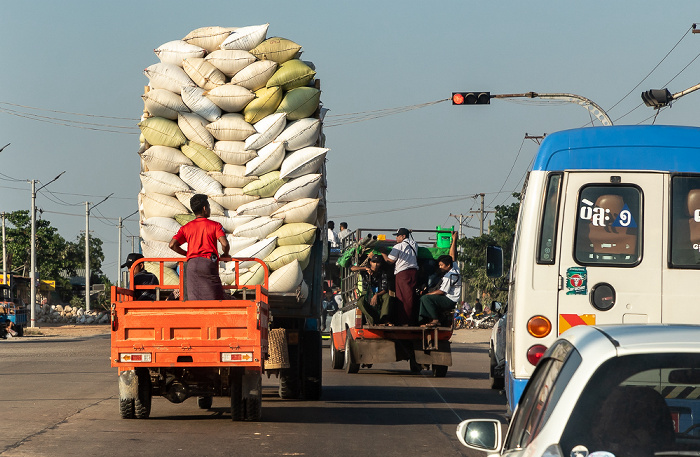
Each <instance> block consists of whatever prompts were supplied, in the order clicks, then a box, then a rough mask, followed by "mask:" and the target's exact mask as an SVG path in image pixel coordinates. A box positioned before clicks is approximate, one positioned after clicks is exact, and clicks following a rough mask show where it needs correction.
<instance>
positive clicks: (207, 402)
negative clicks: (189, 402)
mask: <svg viewBox="0 0 700 457" xmlns="http://www.w3.org/2000/svg"><path fill="white" fill-rule="evenodd" d="M213 402H214V399H213V398H212V397H197V406H199V409H210V408H211V405H212V403H213Z"/></svg>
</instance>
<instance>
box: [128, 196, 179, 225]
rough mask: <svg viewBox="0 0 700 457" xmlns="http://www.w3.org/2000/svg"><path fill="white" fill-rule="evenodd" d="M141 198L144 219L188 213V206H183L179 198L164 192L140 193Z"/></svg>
mask: <svg viewBox="0 0 700 457" xmlns="http://www.w3.org/2000/svg"><path fill="white" fill-rule="evenodd" d="M139 195H140V199H141V205H140V206H141V207H140V208H139V210H140V211H143V217H144V219H149V218H151V217H175V216H177V215H178V214H186V213H187V212H188V211H187V208H185V207H184V206H182V203H180V202H179V201H178V200H177V198H175V197H171V196H168V195H162V194H155V193H150V194H143V193H142V194H139Z"/></svg>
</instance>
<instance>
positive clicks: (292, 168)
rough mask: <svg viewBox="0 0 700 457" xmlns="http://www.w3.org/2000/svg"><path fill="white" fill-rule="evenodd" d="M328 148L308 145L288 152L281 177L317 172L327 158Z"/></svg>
mask: <svg viewBox="0 0 700 457" xmlns="http://www.w3.org/2000/svg"><path fill="white" fill-rule="evenodd" d="M328 151H329V149H328V148H318V147H315V146H308V147H305V148H302V149H299V150H298V151H294V152H292V153H291V154H288V155H287V157H285V158H284V162H282V166H281V167H280V178H298V177H300V176H303V175H308V174H310V173H316V172H317V171H318V170H319V168H321V165H323V161H324V160H326V153H328Z"/></svg>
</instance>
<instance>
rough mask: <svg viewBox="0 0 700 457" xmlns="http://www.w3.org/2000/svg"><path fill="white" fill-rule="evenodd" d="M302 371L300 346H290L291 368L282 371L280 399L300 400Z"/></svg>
mask: <svg viewBox="0 0 700 457" xmlns="http://www.w3.org/2000/svg"><path fill="white" fill-rule="evenodd" d="M300 377H301V370H299V345H291V346H289V368H283V369H282V370H280V387H279V395H280V398H284V399H285V400H289V399H293V398H299V394H300V386H299V381H300V379H299V378H300Z"/></svg>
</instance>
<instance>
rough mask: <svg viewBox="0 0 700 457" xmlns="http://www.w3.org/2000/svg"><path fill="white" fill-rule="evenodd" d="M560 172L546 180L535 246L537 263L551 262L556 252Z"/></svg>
mask: <svg viewBox="0 0 700 457" xmlns="http://www.w3.org/2000/svg"><path fill="white" fill-rule="evenodd" d="M560 189H561V174H553V175H550V176H549V179H548V180H547V189H546V191H545V200H544V205H543V208H542V224H541V226H540V239H539V243H538V246H537V263H540V264H542V263H544V264H552V263H554V255H555V254H556V252H555V249H556V244H557V220H558V219H559V217H558V216H559V192H560Z"/></svg>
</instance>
